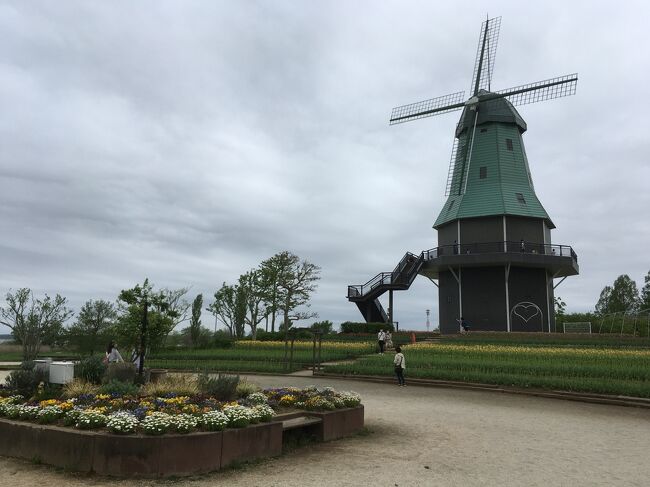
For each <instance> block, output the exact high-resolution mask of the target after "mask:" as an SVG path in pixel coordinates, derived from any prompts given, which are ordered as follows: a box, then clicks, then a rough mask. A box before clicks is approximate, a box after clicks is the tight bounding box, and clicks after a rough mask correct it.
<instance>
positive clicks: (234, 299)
mask: <svg viewBox="0 0 650 487" xmlns="http://www.w3.org/2000/svg"><path fill="white" fill-rule="evenodd" d="M214 299H215V300H214V302H213V303H212V304H210V306H208V308H207V310H208V311H210V312H211V313H212V314H213V315H214V316H216V317H217V318H220V319H221V321H223V323H224V324H225V325H226V327H227V328H228V330H229V332H230V336H233V337H236V338H242V337H243V336H244V326H245V324H246V310H247V306H246V290H245V289H244V288H243V287H242V286H240V285H234V286H230V285H228V284H226V283H225V282H224V283H223V285H222V286H221V289H219V290H218V291H217V292H216V293H214Z"/></svg>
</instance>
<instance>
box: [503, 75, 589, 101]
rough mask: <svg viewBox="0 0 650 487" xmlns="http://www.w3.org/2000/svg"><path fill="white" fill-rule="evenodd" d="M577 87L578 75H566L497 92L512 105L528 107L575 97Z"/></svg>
mask: <svg viewBox="0 0 650 487" xmlns="http://www.w3.org/2000/svg"><path fill="white" fill-rule="evenodd" d="M577 85H578V74H577V73H574V74H567V75H565V76H560V77H558V78H550V79H547V80H544V81H537V82H536V83H530V84H527V85H521V86H516V87H514V88H509V89H507V90H501V91H497V93H498V94H499V95H501V97H504V98H507V99H508V101H509V102H510V103H512V104H513V105H528V104H530V103H536V102H538V101H544V100H551V99H553V98H561V97H563V96H571V95H575V93H576V87H577Z"/></svg>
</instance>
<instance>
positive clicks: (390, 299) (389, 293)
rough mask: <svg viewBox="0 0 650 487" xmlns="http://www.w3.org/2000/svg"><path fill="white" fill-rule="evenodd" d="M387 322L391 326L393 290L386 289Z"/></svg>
mask: <svg viewBox="0 0 650 487" xmlns="http://www.w3.org/2000/svg"><path fill="white" fill-rule="evenodd" d="M388 324H389V325H391V326H393V290H392V289H391V290H390V291H388Z"/></svg>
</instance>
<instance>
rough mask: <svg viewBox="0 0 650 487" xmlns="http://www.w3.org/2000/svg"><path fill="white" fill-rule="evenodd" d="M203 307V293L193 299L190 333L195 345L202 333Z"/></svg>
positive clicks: (194, 345)
mask: <svg viewBox="0 0 650 487" xmlns="http://www.w3.org/2000/svg"><path fill="white" fill-rule="evenodd" d="M202 308H203V294H198V295H197V296H196V298H194V301H192V317H191V318H190V326H189V333H190V339H191V343H192V346H193V347H196V346H198V343H199V337H200V335H201V311H202Z"/></svg>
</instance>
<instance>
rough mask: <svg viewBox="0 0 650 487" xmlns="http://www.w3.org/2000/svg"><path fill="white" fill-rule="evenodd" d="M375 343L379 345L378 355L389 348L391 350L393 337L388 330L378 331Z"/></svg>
mask: <svg viewBox="0 0 650 487" xmlns="http://www.w3.org/2000/svg"><path fill="white" fill-rule="evenodd" d="M377 343H378V344H379V353H380V354H383V353H384V351H385V350H387V349H389V348H393V336H392V335H391V334H390V330H386V331H384V330H379V333H377Z"/></svg>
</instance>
